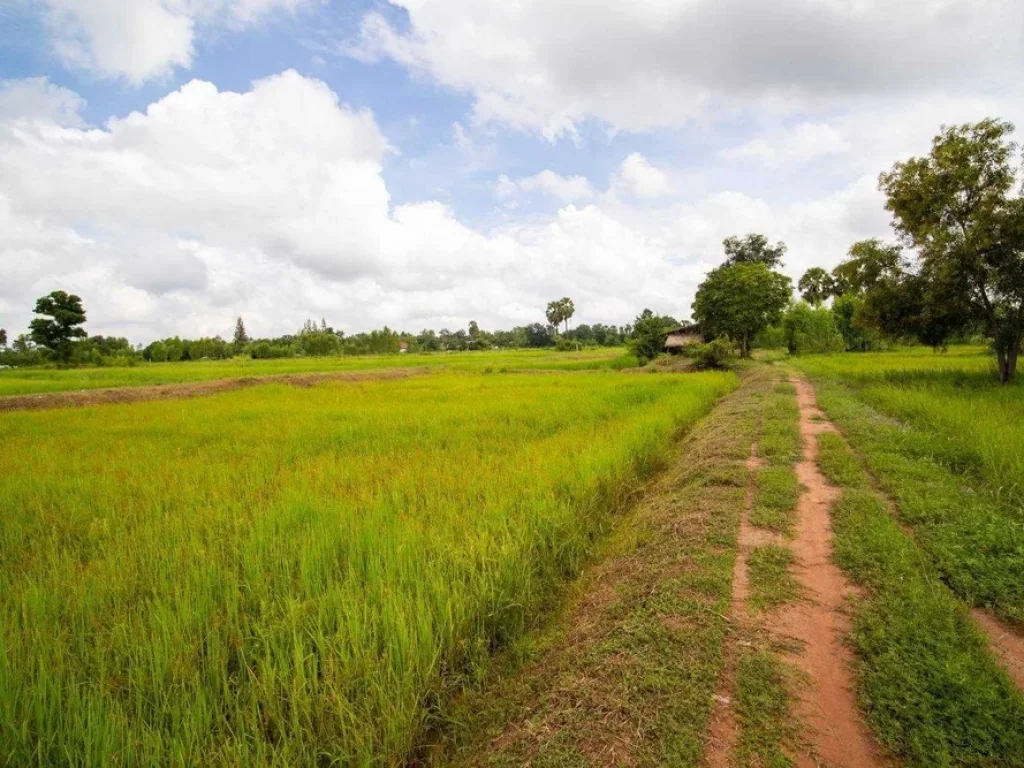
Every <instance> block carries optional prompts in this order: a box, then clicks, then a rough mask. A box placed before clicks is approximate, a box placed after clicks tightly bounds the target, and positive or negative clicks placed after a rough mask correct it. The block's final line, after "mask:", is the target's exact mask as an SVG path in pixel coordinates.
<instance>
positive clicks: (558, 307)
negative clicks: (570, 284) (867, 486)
mask: <svg viewBox="0 0 1024 768" xmlns="http://www.w3.org/2000/svg"><path fill="white" fill-rule="evenodd" d="M575 312H576V307H575V306H574V305H573V303H572V299H570V298H569V297H568V296H565V297H563V298H561V299H558V300H557V301H550V302H548V308H547V311H546V312H545V315H546V316H547V319H548V322H549V323H551V324H552V325H553V326H555V328H558V326H559V325H561V324H562V323H565V330H566V331H568V330H569V319H570V318H571V317H572V316H573V314H575Z"/></svg>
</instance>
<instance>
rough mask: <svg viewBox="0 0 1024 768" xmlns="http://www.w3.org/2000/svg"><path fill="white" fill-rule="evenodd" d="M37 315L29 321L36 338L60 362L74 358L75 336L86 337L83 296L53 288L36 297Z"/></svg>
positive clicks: (77, 337) (33, 337)
mask: <svg viewBox="0 0 1024 768" xmlns="http://www.w3.org/2000/svg"><path fill="white" fill-rule="evenodd" d="M33 311H34V312H35V313H36V314H37V315H42V317H37V318H35V319H34V320H32V322H31V323H29V335H30V336H31V338H32V341H33V342H35V343H36V344H38V345H39V346H41V347H45V348H46V349H47V350H49V352H50V354H51V355H52V356H53V357H54V358H56V359H57V360H58V361H60V362H67V361H68V360H69V359H70V358H71V349H72V347H73V346H74V343H75V339H84V338H85V336H86V333H85V329H83V328H82V327H81V325H82V324H83V323H84V322H85V309H83V308H82V300H81V299H80V298H79V297H78V296H75V295H74V294H70V293H67V292H66V291H53V292H52V293H49V294H47V295H46V296H43V297H42V298H40V299H39V300H37V301H36V308H35V310H33Z"/></svg>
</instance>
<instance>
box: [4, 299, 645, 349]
mask: <svg viewBox="0 0 1024 768" xmlns="http://www.w3.org/2000/svg"><path fill="white" fill-rule="evenodd" d="M35 312H36V313H37V314H39V315H40V317H39V318H36V319H35V320H33V321H32V325H31V327H30V331H29V333H28V334H21V335H19V336H18V337H17V338H16V339H14V340H13V342H11V343H10V344H8V339H7V331H6V330H3V329H0V365H6V366H27V365H40V364H45V363H52V364H58V365H72V366H75V365H97V366H104V365H105V366H131V365H137V364H138V363H139V362H141V361H147V362H159V363H163V362H180V361H188V360H221V359H226V358H231V357H236V356H244V357H250V358H253V359H271V358H284V357H325V356H331V355H371V354H397V353H399V352H403V351H405V352H410V353H415V352H465V351H472V350H484V349H531V348H532V349H541V348H556V349H578V348H581V347H618V346H623V345H624V344H625V343H626V342H627V340H628V339H629V338H630V335H631V333H632V326H630V325H625V326H617V325H604V324H602V323H594V324H593V325H590V324H586V323H583V324H580V325H578V326H576V327H575V328H569V325H568V323H569V319H570V318H571V317H572V315H573V314H574V312H575V308H574V306H573V302H572V300H571V299H569V298H568V297H565V298H562V299H559V300H558V301H556V302H551V303H550V304H549V305H548V309H547V312H546V314H547V316H548V318H549V319H550V322H548V323H540V322H537V323H531V324H529V325H524V326H516V327H515V328H512V329H511V330H497V331H487V330H484V329H482V328H480V325H479V324H478V323H477V322H476V321H475V320H474V321H470V323H469V325H468V326H467V327H466V328H465V329H463V328H459V329H456V330H451V329H449V328H442V329H441V330H439V331H435V330H432V329H424V330H422V331H420V332H419V333H409V332H404V331H395V330H392V329H391V328H388V327H387V326H385V327H384V328H381V329H379V330H373V331H368V332H363V333H355V334H351V335H347V334H346V333H345V332H344V331H341V330H336V329H335V328H333V327H331V326H329V325H328V324H327V321H326V320H325V319H321V320H320V321H319V322H316V321H314V320H307V321H306V322H305V323H304V324H303V326H302V328H300V329H299V330H298V331H297V332H296V333H293V334H286V335H283V336H277V337H271V338H251V337H250V335H249V333H248V331H247V329H246V327H245V322H244V320H243V319H242V318H241V317H239V318H238V320H237V321H236V323H235V328H234V332H233V334H232V336H231V339H230V340H226V339H224V338H222V337H220V336H214V337H203V338H198V339H188V338H181V337H180V336H172V337H168V338H164V339H158V340H156V341H153V342H151V343H150V344H147V345H145V346H141V345H140V346H133V345H132V344H131V343H130V342H129V341H128V340H127V339H124V338H115V337H107V336H91V337H90V336H87V334H86V332H85V330H84V329H83V328H82V326H83V325H84V323H85V319H86V316H85V310H84V308H83V306H82V300H81V298H79V297H78V296H75V295H73V294H68V293H66V292H64V291H54V292H53V293H51V294H48V295H47V296H44V297H42V298H40V299H39V301H38V302H36V307H35ZM563 324H564V326H565V327H564V329H560V328H559V326H560V325H563Z"/></svg>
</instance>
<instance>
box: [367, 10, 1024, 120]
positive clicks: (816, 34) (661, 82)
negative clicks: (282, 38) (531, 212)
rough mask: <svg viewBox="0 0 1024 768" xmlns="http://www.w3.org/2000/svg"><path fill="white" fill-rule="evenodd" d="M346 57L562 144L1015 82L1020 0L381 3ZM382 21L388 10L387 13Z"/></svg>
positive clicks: (1021, 36)
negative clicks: (708, 118) (385, 63)
mask: <svg viewBox="0 0 1024 768" xmlns="http://www.w3.org/2000/svg"><path fill="white" fill-rule="evenodd" d="M389 2H390V4H391V5H392V6H394V7H396V8H398V9H401V10H402V11H404V12H405V13H406V14H407V18H408V23H407V24H402V25H401V27H399V26H397V25H396V24H394V23H392V21H390V20H389V18H388V17H386V16H385V14H383V13H381V12H379V11H373V12H370V13H368V14H366V15H365V16H364V18H363V22H362V28H361V31H360V33H359V36H358V38H357V39H356V40H354V41H350V43H349V45H348V51H349V53H350V54H351V55H354V56H357V57H359V58H360V59H362V60H366V61H370V60H375V59H377V58H380V57H387V58H390V59H393V60H394V61H397V62H399V63H401V64H403V65H405V66H407V67H409V68H410V69H413V70H415V71H417V72H422V73H425V74H427V75H428V76H430V77H432V78H433V79H435V80H436V81H438V82H440V83H442V84H444V85H446V86H449V87H452V88H455V89H457V90H459V91H462V92H465V93H468V94H470V95H472V97H473V98H474V101H475V107H474V112H475V116H476V118H477V119H478V120H480V121H484V122H490V121H495V122H501V123H504V124H507V125H511V126H514V127H517V128H522V129H524V130H530V131H536V132H538V133H540V134H542V135H543V136H545V137H547V138H549V139H555V138H557V137H559V136H569V137H570V138H572V137H575V136H576V134H577V130H578V126H579V124H580V123H581V122H583V121H585V120H588V119H595V120H598V121H600V122H602V123H604V124H606V125H608V126H610V127H612V128H613V129H621V130H632V131H643V130H650V129H655V128H659V127H666V126H678V125H681V124H683V123H685V122H686V121H688V120H690V119H691V118H693V117H695V116H698V115H704V114H707V113H708V111H709V110H714V111H716V112H723V111H724V112H729V111H732V110H736V109H746V108H750V107H753V106H758V105H761V106H770V107H772V108H775V109H781V110H784V111H799V110H806V109H808V108H813V107H820V106H822V105H826V104H829V103H833V102H834V101H835V100H837V99H846V98H850V97H856V96H859V95H864V94H905V93H908V92H912V91H913V92H918V93H920V92H924V91H927V90H943V91H963V90H964V89H970V88H973V87H976V84H977V83H978V82H979V81H984V82H988V83H989V85H990V86H1000V85H1001V86H1003V87H1004V88H1010V87H1013V85H1014V84H1015V83H1016V82H1017V81H1018V80H1019V76H1020V74H1021V70H1022V64H1024V62H1022V56H1021V50H1022V42H1024V5H1022V4H1021V3H1020V2H1018V0H907V1H906V2H891V1H890V0H830V1H829V2H808V1H807V0H779V2H773V3H765V2H761V0H689V1H688V2H666V0H635V1H634V2H629V3H578V2H571V1H570V0H523V1H522V2H516V3H505V2H498V1H497V0H491V1H487V2H484V1H481V0H389ZM391 15H393V14H388V16H391Z"/></svg>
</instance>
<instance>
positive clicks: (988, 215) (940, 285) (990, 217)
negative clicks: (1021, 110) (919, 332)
mask: <svg viewBox="0 0 1024 768" xmlns="http://www.w3.org/2000/svg"><path fill="white" fill-rule="evenodd" d="M1012 132H1013V125H1012V124H1011V123H1008V122H1004V121H1000V120H991V119H989V120H982V121H981V122H978V123H973V124H970V123H969V124H965V125H957V126H951V127H947V128H944V129H943V130H942V132H941V133H940V134H939V135H938V136H936V137H935V139H934V140H933V142H932V150H931V152H930V153H929V155H928V156H927V157H916V158H912V159H910V160H907V161H904V162H900V163H896V164H895V165H894V166H893V167H892V170H891V171H889V172H888V173H883V174H882V175H881V177H880V179H879V187H880V189H881V190H882V191H883V192H884V193H885V195H886V208H887V209H888V210H890V211H892V213H893V225H894V227H895V229H896V231H897V232H898V233H899V235H900V236H901V237H902V238H903V240H904V241H905V242H906V243H908V244H909V245H911V246H912V247H913V248H915V249H916V251H917V253H918V254H919V257H920V269H919V270H918V271H917V272H916V273H915V275H914V277H915V279H916V281H917V282H918V284H919V288H918V290H919V293H920V303H921V307H922V313H921V324H922V327H923V330H924V332H925V334H926V335H927V338H923V340H925V341H927V342H928V343H932V344H935V345H941V344H944V343H946V341H947V340H948V339H949V338H950V337H951V336H954V335H955V334H957V333H962V332H964V331H971V330H973V329H974V328H975V327H981V328H983V329H984V331H985V332H986V333H987V334H988V335H989V338H991V339H992V342H993V345H994V347H995V349H996V355H997V359H998V365H999V377H1000V381H1002V382H1004V383H1007V382H1010V381H1012V380H1013V378H1014V375H1015V372H1016V366H1017V356H1018V354H1019V352H1020V348H1021V342H1022V338H1024V198H1021V197H1019V196H1011V194H1010V192H1011V189H1012V188H1013V186H1014V185H1015V180H1016V177H1017V172H1018V170H1019V169H1017V168H1015V167H1014V166H1013V165H1012V162H1013V161H1014V159H1015V155H1016V152H1017V146H1016V144H1014V143H1013V142H1011V141H1010V140H1009V136H1010V134H1011V133H1012Z"/></svg>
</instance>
